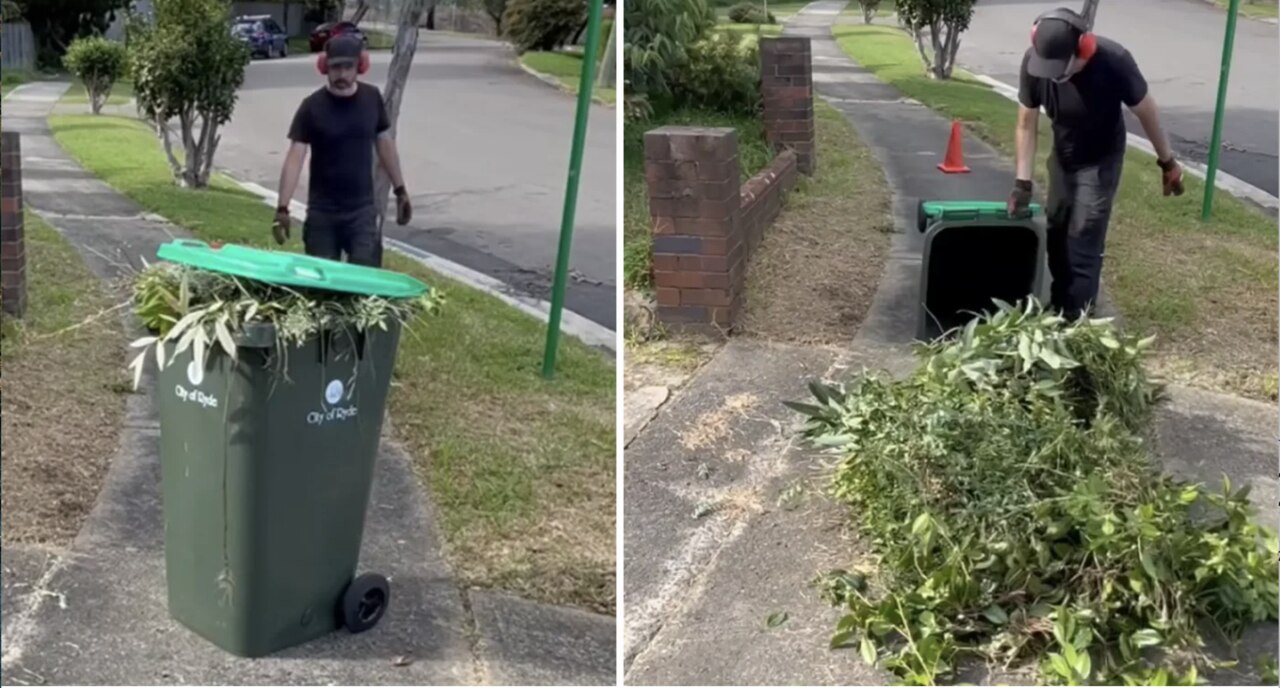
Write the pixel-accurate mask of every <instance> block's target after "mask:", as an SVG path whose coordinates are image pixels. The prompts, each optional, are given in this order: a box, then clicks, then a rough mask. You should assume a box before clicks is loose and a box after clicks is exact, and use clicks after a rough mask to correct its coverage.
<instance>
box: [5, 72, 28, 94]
mask: <svg viewBox="0 0 1280 688" xmlns="http://www.w3.org/2000/svg"><path fill="white" fill-rule="evenodd" d="M33 78H34V75H32V74H31V73H30V72H25V71H21V70H17V69H6V70H4V73H3V74H0V98H2V97H4V96H7V95H9V91H12V90H13V89H15V88H17V87H19V86H21V85H23V84H25V83H27V82H28V81H31V80H32V79H33Z"/></svg>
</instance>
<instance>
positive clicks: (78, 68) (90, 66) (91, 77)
mask: <svg viewBox="0 0 1280 688" xmlns="http://www.w3.org/2000/svg"><path fill="white" fill-rule="evenodd" d="M127 58H128V56H127V54H126V53H125V48H124V45H123V44H121V43H117V42H116V41H112V40H107V39H106V38H102V37H101V36H94V37H90V38H77V39H76V40H74V41H72V42H71V45H70V46H68V47H67V54H66V56H65V57H63V58H62V64H63V65H64V66H65V67H66V68H67V71H69V72H71V73H72V74H75V75H76V76H77V77H79V78H80V81H81V82H83V83H84V88H85V91H86V92H87V93H88V96H89V107H90V109H91V110H92V111H93V114H95V115H96V114H99V113H101V112H102V106H103V105H106V103H107V98H109V97H111V88H112V87H113V86H115V83H116V80H117V79H119V78H120V77H122V76H124V71H125V66H126V63H127Z"/></svg>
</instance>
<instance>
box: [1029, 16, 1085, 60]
mask: <svg viewBox="0 0 1280 688" xmlns="http://www.w3.org/2000/svg"><path fill="white" fill-rule="evenodd" d="M1045 19H1060V20H1062V21H1064V22H1066V23H1068V24H1070V25H1072V26H1074V27H1075V28H1076V30H1078V31H1079V32H1080V42H1079V43H1077V44H1076V59H1078V60H1087V59H1089V58H1091V57H1093V54H1094V53H1096V52H1098V37H1097V36H1095V35H1094V34H1093V32H1092V31H1090V30H1089V25H1088V24H1086V23H1085V21H1084V18H1083V17H1081V16H1080V15H1078V14H1076V13H1075V12H1072V11H1071V10H1068V9H1063V8H1059V9H1056V10H1050V11H1048V12H1045V13H1044V14H1042V15H1040V16H1039V17H1036V23H1034V24H1032V25H1031V42H1032V43H1033V44H1034V43H1035V42H1036V27H1038V26H1040V22H1041V21H1043V20H1045Z"/></svg>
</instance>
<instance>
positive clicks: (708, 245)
mask: <svg viewBox="0 0 1280 688" xmlns="http://www.w3.org/2000/svg"><path fill="white" fill-rule="evenodd" d="M741 243H742V241H741V238H740V237H738V236H736V235H731V236H725V237H702V250H701V251H699V253H701V254H702V255H703V256H727V255H729V254H730V252H731V251H733V250H734V249H736V248H737V247H738V246H739V245H740V244H741Z"/></svg>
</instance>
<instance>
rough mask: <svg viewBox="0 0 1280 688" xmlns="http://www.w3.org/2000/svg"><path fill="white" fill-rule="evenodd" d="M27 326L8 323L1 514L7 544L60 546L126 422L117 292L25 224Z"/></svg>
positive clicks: (53, 237) (81, 516)
mask: <svg viewBox="0 0 1280 688" xmlns="http://www.w3.org/2000/svg"><path fill="white" fill-rule="evenodd" d="M26 232H27V235H26V248H27V260H28V263H27V274H28V279H29V280H30V283H29V285H28V289H29V293H28V295H29V304H28V309H27V314H26V317H25V318H24V319H23V320H21V321H18V320H13V319H10V318H8V317H7V316H6V317H5V320H4V326H3V356H4V362H3V366H4V380H3V390H4V397H3V412H2V413H0V425H2V426H3V427H2V428H0V432H2V433H3V437H4V444H3V450H2V451H0V512H3V513H4V529H3V540H4V543H5V544H14V543H23V544H43V545H54V546H64V545H67V544H70V542H71V540H72V539H73V538H74V537H75V535H76V533H78V532H79V530H80V527H81V525H83V523H84V520H85V518H86V517H87V516H88V515H89V512H90V510H92V509H93V505H94V503H95V502H96V501H97V498H98V492H99V490H100V489H101V487H102V481H103V478H104V477H105V476H106V473H107V468H108V467H109V466H110V463H111V458H112V456H113V455H114V454H115V451H116V448H117V443H118V440H119V433H120V424H121V422H122V420H123V418H124V406H125V394H126V393H127V389H128V387H127V383H128V380H127V375H126V374H125V369H124V359H125V353H126V352H125V348H126V346H127V344H128V342H127V341H126V337H125V332H124V325H123V322H122V320H121V318H120V316H119V313H118V311H115V310H112V308H113V307H114V306H116V305H118V304H119V303H123V302H124V300H125V299H126V296H125V295H124V294H123V293H122V292H118V291H115V290H112V289H108V288H104V285H103V283H102V282H100V281H99V280H98V279H97V278H96V277H94V275H93V274H92V273H90V272H89V269H88V268H87V267H85V265H84V262H83V261H82V260H81V258H80V255H79V254H78V253H76V250H75V249H74V248H72V247H71V246H70V245H69V244H68V243H67V242H66V241H65V240H63V238H62V237H61V236H59V235H58V233H57V232H56V231H55V230H54V229H53V228H51V227H49V226H48V225H47V224H45V223H44V222H42V221H41V220H40V219H39V218H38V217H36V216H35V215H34V214H32V213H27V215H26Z"/></svg>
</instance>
